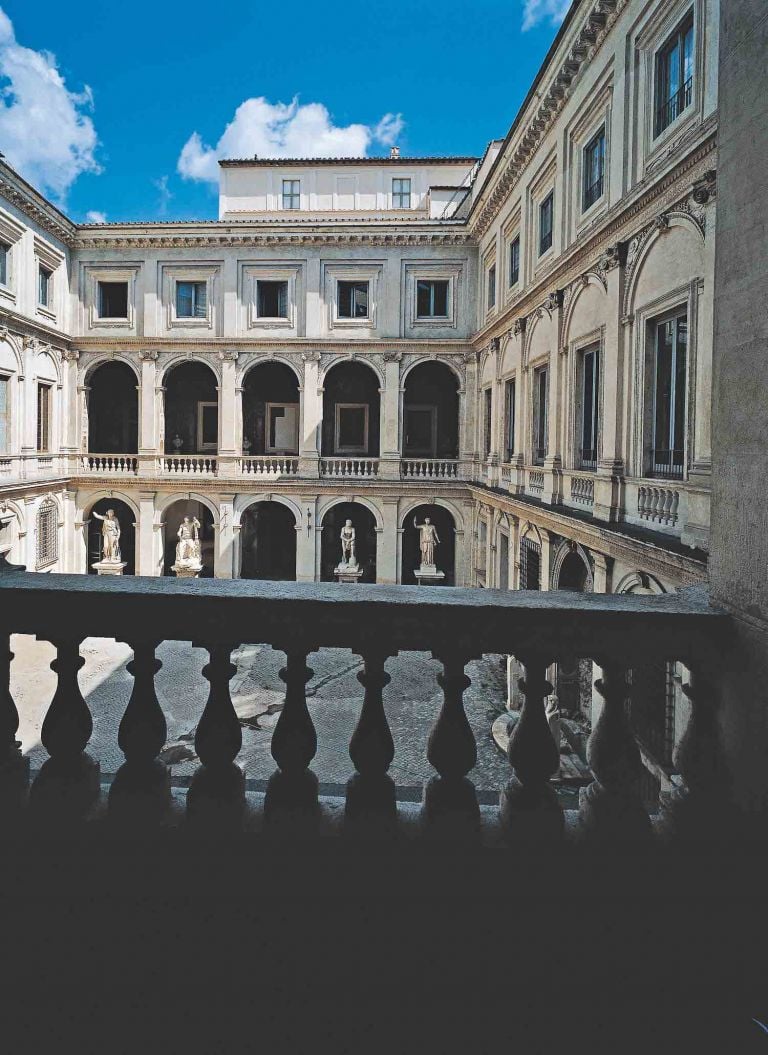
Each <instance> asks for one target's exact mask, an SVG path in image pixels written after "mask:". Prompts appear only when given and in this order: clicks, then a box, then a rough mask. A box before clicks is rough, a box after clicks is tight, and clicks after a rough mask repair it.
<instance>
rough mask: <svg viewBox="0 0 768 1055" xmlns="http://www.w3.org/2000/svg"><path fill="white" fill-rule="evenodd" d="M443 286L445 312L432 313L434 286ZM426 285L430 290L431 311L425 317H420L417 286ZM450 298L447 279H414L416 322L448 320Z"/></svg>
mask: <svg viewBox="0 0 768 1055" xmlns="http://www.w3.org/2000/svg"><path fill="white" fill-rule="evenodd" d="M438 283H439V284H440V285H443V286H445V311H444V312H442V313H440V314H438V313H437V312H435V311H434V304H435V286H436V285H437V284H438ZM421 285H426V286H429V288H430V295H429V301H430V308H432V311H430V312H428V313H427V314H426V315H422V314H421V313H420V312H419V286H421ZM450 296H451V280H450V279H449V278H417V279H416V319H417V321H418V322H424V321H427V322H431V321H433V320H435V319H440V320H443V319H446V320H447V319H449V318H450Z"/></svg>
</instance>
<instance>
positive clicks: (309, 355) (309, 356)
mask: <svg viewBox="0 0 768 1055" xmlns="http://www.w3.org/2000/svg"><path fill="white" fill-rule="evenodd" d="M301 361H302V363H319V362H320V352H317V351H315V352H302V353H301Z"/></svg>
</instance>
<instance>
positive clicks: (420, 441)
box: [402, 360, 459, 458]
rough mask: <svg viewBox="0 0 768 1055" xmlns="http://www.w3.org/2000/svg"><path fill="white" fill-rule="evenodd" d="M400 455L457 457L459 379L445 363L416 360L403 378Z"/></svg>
mask: <svg viewBox="0 0 768 1055" xmlns="http://www.w3.org/2000/svg"><path fill="white" fill-rule="evenodd" d="M402 435H403V455H404V456H405V457H406V458H458V456H459V381H458V378H457V377H456V374H455V373H454V372H453V370H451V368H450V367H449V366H447V365H446V364H445V363H441V362H439V361H437V360H432V361H427V362H423V363H418V364H417V365H416V366H414V367H413V369H412V370H409V372H408V374H407V375H406V378H405V385H404V393H403V431H402Z"/></svg>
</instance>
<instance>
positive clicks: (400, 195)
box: [392, 176, 412, 210]
mask: <svg viewBox="0 0 768 1055" xmlns="http://www.w3.org/2000/svg"><path fill="white" fill-rule="evenodd" d="M396 183H397V184H400V187H399V188H398V189H397V190H395V184H396ZM404 183H407V184H408V190H407V191H406V190H403V188H402V185H403V184H404ZM411 195H412V190H411V177H410V176H393V177H392V208H393V209H402V210H406V209H410V208H411ZM397 199H399V201H398V200H397ZM404 201H405V204H403V202H404Z"/></svg>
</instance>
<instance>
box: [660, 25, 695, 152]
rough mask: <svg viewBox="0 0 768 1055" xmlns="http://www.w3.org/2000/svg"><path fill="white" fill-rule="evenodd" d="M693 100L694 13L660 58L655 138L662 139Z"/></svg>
mask: <svg viewBox="0 0 768 1055" xmlns="http://www.w3.org/2000/svg"><path fill="white" fill-rule="evenodd" d="M692 100H693V12H692V11H691V12H690V13H689V14H688V15H687V16H686V18H685V19H684V20H683V21H682V22H681V23H680V25H679V26H678V28H677V29H676V30H675V32H674V33H673V34H672V36H671V37H670V38H669V40H668V41H667V43H666V44H665V45H664V47H663V48H662V49H661V51H660V52H659V53H658V55H657V56H656V119H655V134H656V135H657V136H658V135H661V133H662V132H663V131H664V129H665V128H667V127H668V126H669V125H671V124H672V122H673V121H675V120H676V119H677V118H678V117H679V116H680V114H681V113H682V112H683V110H686V109H687V108H688V107H689V106H690V105H691V102H692Z"/></svg>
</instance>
